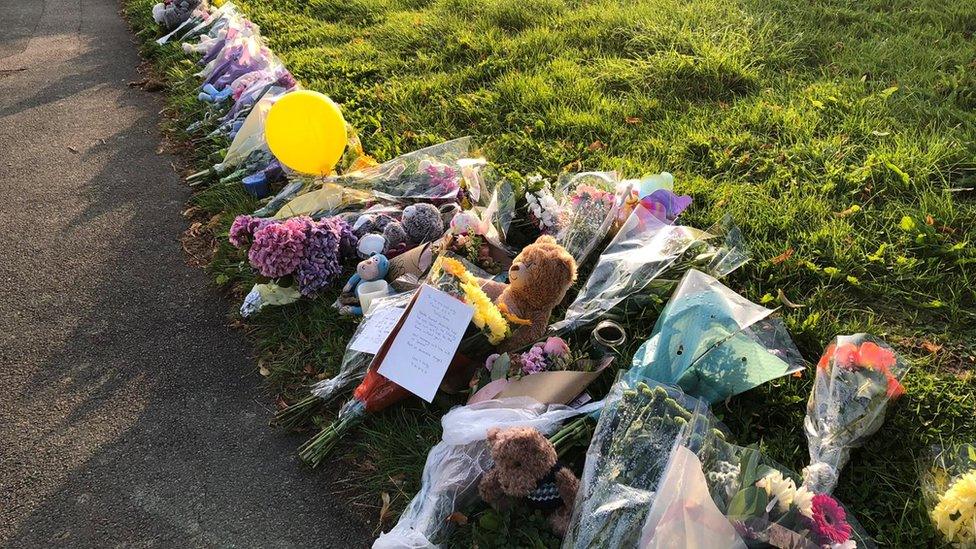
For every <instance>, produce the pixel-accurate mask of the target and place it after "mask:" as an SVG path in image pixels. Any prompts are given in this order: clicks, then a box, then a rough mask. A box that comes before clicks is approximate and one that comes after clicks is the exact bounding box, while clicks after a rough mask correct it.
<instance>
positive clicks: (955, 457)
mask: <svg viewBox="0 0 976 549" xmlns="http://www.w3.org/2000/svg"><path fill="white" fill-rule="evenodd" d="M919 479H920V480H921V483H922V495H923V496H924V498H925V504H926V507H927V508H928V510H929V516H930V517H931V518H932V524H933V525H934V526H935V529H936V530H937V531H938V532H939V535H941V536H942V537H943V540H944V541H945V542H946V543H950V544H952V545H953V547H960V548H963V549H973V548H976V444H973V443H960V444H950V445H945V446H934V447H932V449H931V451H930V452H929V455H927V456H925V457H924V458H923V460H922V461H921V462H920V463H919Z"/></svg>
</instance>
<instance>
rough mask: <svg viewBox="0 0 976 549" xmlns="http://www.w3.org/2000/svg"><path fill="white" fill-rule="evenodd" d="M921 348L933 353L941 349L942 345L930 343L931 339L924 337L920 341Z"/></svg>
mask: <svg viewBox="0 0 976 549" xmlns="http://www.w3.org/2000/svg"><path fill="white" fill-rule="evenodd" d="M922 348H923V349H925V350H926V351H928V352H929V353H932V354H933V355H934V354H935V353H938V352H939V351H941V350H942V345H939V344H938V343H932V342H931V341H929V340H927V339H926V340H924V341H922Z"/></svg>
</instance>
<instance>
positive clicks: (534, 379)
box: [468, 337, 613, 404]
mask: <svg viewBox="0 0 976 549" xmlns="http://www.w3.org/2000/svg"><path fill="white" fill-rule="evenodd" d="M612 362H613V357H612V356H608V357H605V358H603V359H602V360H594V359H591V358H590V357H589V355H587V354H586V353H583V352H579V351H573V350H572V349H570V347H569V344H568V343H566V341H565V340H564V339H562V338H560V337H550V338H548V339H546V340H545V341H540V342H538V343H536V344H535V345H532V346H531V347H529V348H528V349H527V350H525V351H523V352H514V351H510V352H507V353H502V354H493V355H491V356H489V357H488V359H487V360H486V361H485V367H484V368H483V369H482V371H481V373H480V375H479V376H478V377H477V378H476V379H475V380H474V382H476V383H477V388H476V390H475V392H474V393H473V394H472V395H471V398H470V399H469V400H468V404H474V403H477V402H482V401H485V400H489V399H493V398H506V397H520V396H528V397H531V398H533V399H535V400H537V401H539V402H542V403H543V404H568V403H570V402H572V401H573V399H575V398H576V397H577V396H578V395H579V394H580V393H582V392H583V390H584V389H585V388H586V386H587V385H589V384H590V383H592V382H593V381H594V380H595V379H596V378H597V377H598V376H599V375H600V373H602V372H603V370H604V369H605V368H606V367H607V366H609V365H610V364H611V363H612Z"/></svg>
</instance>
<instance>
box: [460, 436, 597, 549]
mask: <svg viewBox="0 0 976 549" xmlns="http://www.w3.org/2000/svg"><path fill="white" fill-rule="evenodd" d="M487 440H488V446H489V449H490V452H491V459H492V462H493V465H492V468H491V469H490V470H489V471H488V472H487V473H486V474H485V476H483V477H482V478H481V483H480V484H479V485H478V493H479V494H480V495H481V499H483V500H484V501H485V503H488V504H489V505H491V506H493V507H495V508H496V509H503V508H505V507H506V506H507V505H508V504H509V503H510V499H511V498H517V499H524V500H525V501H526V502H527V503H528V504H529V506H530V507H532V508H535V509H541V510H545V511H553V513H552V514H551V515H549V526H550V527H551V528H552V531H553V532H555V533H556V535H558V536H560V537H561V536H563V535H565V534H566V529H567V528H568V527H569V519H570V516H571V515H572V512H573V504H574V503H575V501H576V492H577V490H579V479H578V478H576V475H575V474H573V472H572V471H571V470H570V469H569V468H567V467H566V466H564V465H563V464H562V463H560V462H559V460H558V458H557V456H556V449H555V448H554V447H553V445H552V443H551V442H549V440H548V439H546V437H544V436H542V433H540V432H539V431H538V430H537V429H533V428H531V427H511V428H508V429H504V430H503V429H500V428H498V427H493V428H491V429H488V439H487Z"/></svg>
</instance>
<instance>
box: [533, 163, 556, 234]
mask: <svg viewBox="0 0 976 549" xmlns="http://www.w3.org/2000/svg"><path fill="white" fill-rule="evenodd" d="M527 183H528V185H529V187H530V189H532V188H536V190H527V191H525V202H526V207H527V208H528V217H529V221H530V222H531V223H532V224H533V225H534V226H535V228H536V229H538V231H539V234H548V235H555V234H556V233H557V232H559V228H560V227H561V226H562V225H563V224H564V222H565V215H566V213H565V210H564V208H563V206H562V205H561V204H560V203H559V201H558V200H556V196H555V195H554V194H553V191H552V183H551V182H550V181H549V180H547V179H543V177H542V176H541V175H538V174H537V175H532V176H529V177H528V181H527Z"/></svg>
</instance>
